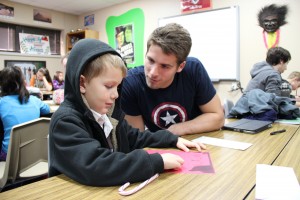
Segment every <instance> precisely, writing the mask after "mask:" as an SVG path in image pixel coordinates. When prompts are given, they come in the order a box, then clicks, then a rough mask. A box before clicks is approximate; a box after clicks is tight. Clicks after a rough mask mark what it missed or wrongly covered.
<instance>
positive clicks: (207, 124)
mask: <svg viewBox="0 0 300 200" xmlns="http://www.w3.org/2000/svg"><path fill="white" fill-rule="evenodd" d="M223 125H224V115H223V114H221V113H205V114H202V115H200V116H198V117H196V118H195V119H193V120H190V121H186V122H182V123H178V124H174V125H172V126H170V127H169V128H168V130H169V131H170V132H172V133H173V134H175V135H187V134H195V133H204V132H209V131H215V130H219V129H220V128H221V127H222V126H223Z"/></svg>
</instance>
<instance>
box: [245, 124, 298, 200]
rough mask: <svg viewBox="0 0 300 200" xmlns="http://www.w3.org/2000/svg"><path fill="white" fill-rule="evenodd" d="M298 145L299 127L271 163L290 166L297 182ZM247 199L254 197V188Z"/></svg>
mask: <svg viewBox="0 0 300 200" xmlns="http://www.w3.org/2000/svg"><path fill="white" fill-rule="evenodd" d="M299 146H300V128H298V130H297V131H296V132H295V134H294V135H293V136H292V138H291V140H290V141H289V143H288V145H287V146H286V148H284V149H283V151H282V152H281V153H280V154H279V156H278V157H277V158H276V159H275V161H274V163H273V165H275V166H284V167H292V168H293V169H294V172H295V174H296V176H297V179H298V182H300V154H299ZM247 199H249V200H250V199H255V188H254V189H253V191H252V192H251V193H250V194H249V196H248V198H247Z"/></svg>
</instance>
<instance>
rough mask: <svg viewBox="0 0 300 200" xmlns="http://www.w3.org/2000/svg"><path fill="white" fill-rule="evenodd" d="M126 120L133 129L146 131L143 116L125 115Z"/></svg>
mask: <svg viewBox="0 0 300 200" xmlns="http://www.w3.org/2000/svg"><path fill="white" fill-rule="evenodd" d="M125 119H126V120H127V122H128V124H130V125H131V126H132V127H134V128H138V129H139V130H140V131H144V130H145V123H144V120H143V117H142V115H138V116H131V115H125Z"/></svg>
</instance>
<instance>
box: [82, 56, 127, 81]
mask: <svg viewBox="0 0 300 200" xmlns="http://www.w3.org/2000/svg"><path fill="white" fill-rule="evenodd" d="M111 67H114V68H119V69H120V70H121V71H122V75H123V77H125V76H126V74H127V68H126V65H125V63H124V61H123V60H122V58H120V57H119V56H117V55H114V54H109V53H108V54H104V55H101V56H100V57H97V58H96V59H94V60H92V61H91V62H90V63H89V64H87V66H86V67H85V68H84V70H83V72H82V75H84V76H85V78H86V80H87V81H88V82H89V81H90V80H92V78H94V77H96V76H99V75H100V74H102V73H103V72H104V71H105V70H108V69H109V68H111Z"/></svg>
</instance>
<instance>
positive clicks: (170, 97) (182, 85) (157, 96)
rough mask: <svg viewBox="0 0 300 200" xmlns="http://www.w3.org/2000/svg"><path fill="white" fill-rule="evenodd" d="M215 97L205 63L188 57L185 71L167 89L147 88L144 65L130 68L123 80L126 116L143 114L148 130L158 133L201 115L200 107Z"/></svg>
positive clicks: (123, 103)
mask: <svg viewBox="0 0 300 200" xmlns="http://www.w3.org/2000/svg"><path fill="white" fill-rule="evenodd" d="M215 94H216V90H215V88H214V86H213V84H212V82H211V80H210V78H209V76H208V74H207V72H206V70H205V68H204V67H203V65H202V63H201V62H200V61H199V60H198V59H196V58H192V57H189V58H187V62H186V65H185V67H184V68H183V70H182V71H181V72H180V73H177V74H176V75H175V77H174V80H173V82H172V84H171V85H170V86H169V87H167V88H164V89H151V88H149V87H148V86H147V83H146V79H145V73H144V66H140V67H136V68H133V69H130V70H129V71H128V75H127V77H126V78H125V79H124V81H123V86H122V94H121V106H122V109H123V111H124V112H125V113H126V114H127V115H131V116H138V115H142V117H143V120H144V122H145V125H146V126H147V127H148V129H149V130H151V131H156V130H160V129H167V128H168V127H169V126H171V125H172V124H175V123H180V122H185V121H188V120H191V119H194V118H195V117H197V116H199V115H200V114H201V111H200V109H199V106H200V105H204V104H206V103H208V102H209V101H210V100H211V99H212V98H213V97H214V96H215Z"/></svg>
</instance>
